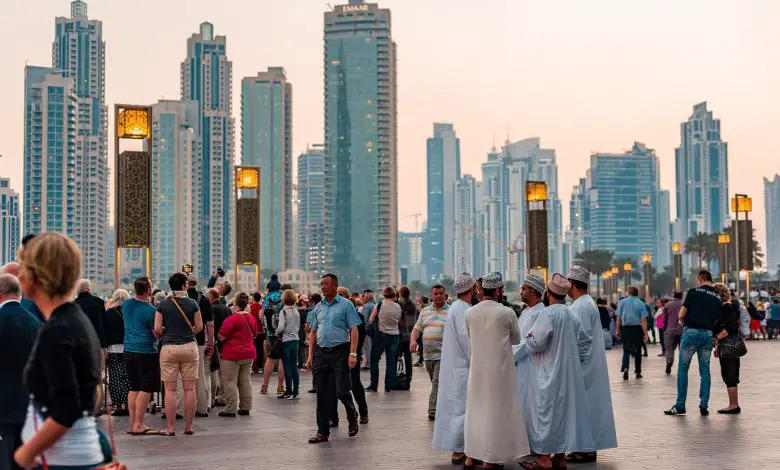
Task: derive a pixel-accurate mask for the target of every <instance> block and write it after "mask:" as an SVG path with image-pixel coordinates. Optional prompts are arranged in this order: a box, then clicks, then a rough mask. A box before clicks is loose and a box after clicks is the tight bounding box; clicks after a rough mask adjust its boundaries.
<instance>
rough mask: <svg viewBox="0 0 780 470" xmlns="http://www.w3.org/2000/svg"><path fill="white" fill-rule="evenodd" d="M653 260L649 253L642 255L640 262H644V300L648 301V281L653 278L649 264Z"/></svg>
mask: <svg viewBox="0 0 780 470" xmlns="http://www.w3.org/2000/svg"><path fill="white" fill-rule="evenodd" d="M652 260H653V256H652V255H651V254H650V253H645V254H643V255H642V261H644V262H645V266H644V268H645V275H644V277H645V299H646V300H648V301H649V300H650V280H651V278H652V277H653V269H652V265H651V264H650V262H651V261H652Z"/></svg>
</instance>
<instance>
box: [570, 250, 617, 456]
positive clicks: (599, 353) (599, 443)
mask: <svg viewBox="0 0 780 470" xmlns="http://www.w3.org/2000/svg"><path fill="white" fill-rule="evenodd" d="M567 277H568V278H569V282H571V288H570V289H569V297H571V299H572V300H573V302H572V304H571V307H570V308H571V311H572V312H573V313H574V316H575V317H576V318H577V320H578V321H579V322H580V328H579V332H578V337H577V345H578V347H579V352H580V364H581V366H582V378H583V381H584V383H585V401H586V402H587V412H588V421H587V422H588V427H589V428H590V432H591V435H592V436H593V444H594V451H593V452H574V453H572V454H569V456H567V460H568V461H569V462H571V463H586V462H595V461H596V451H597V450H603V449H612V448H614V447H617V436H616V434H615V417H614V414H613V411H612V392H611V391H610V389H609V372H608V370H607V355H606V353H605V352H604V335H603V334H602V332H601V319H600V316H599V310H598V307H596V303H595V302H594V301H593V298H591V296H590V295H588V284H589V283H590V272H589V271H588V270H587V269H585V268H583V267H582V266H576V265H575V266H572V267H571V268H570V269H569V274H568V276H567ZM581 450H584V449H581Z"/></svg>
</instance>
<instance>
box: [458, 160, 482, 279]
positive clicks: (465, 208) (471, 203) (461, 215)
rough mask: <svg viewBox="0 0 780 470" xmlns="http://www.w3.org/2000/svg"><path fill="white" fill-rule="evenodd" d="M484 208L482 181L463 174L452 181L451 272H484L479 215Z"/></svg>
mask: <svg viewBox="0 0 780 470" xmlns="http://www.w3.org/2000/svg"><path fill="white" fill-rule="evenodd" d="M484 210H485V204H484V198H483V190H482V182H481V181H477V180H476V179H475V178H474V177H473V176H471V175H463V176H462V177H461V178H460V179H458V182H457V183H455V241H454V243H455V269H454V271H453V272H454V273H456V275H457V274H459V273H463V272H466V273H470V274H476V275H477V276H480V275H481V274H483V273H484V271H485V269H484V259H483V256H482V248H483V244H482V239H481V238H480V237H479V236H478V235H477V234H479V233H482V231H483V230H484V228H483V227H481V220H480V215H481V214H482V212H483V211H484Z"/></svg>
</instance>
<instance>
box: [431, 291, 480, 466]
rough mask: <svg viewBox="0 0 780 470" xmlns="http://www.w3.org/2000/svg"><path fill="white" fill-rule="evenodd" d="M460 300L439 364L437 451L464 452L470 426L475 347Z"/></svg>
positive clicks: (452, 312)
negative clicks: (469, 391)
mask: <svg viewBox="0 0 780 470" xmlns="http://www.w3.org/2000/svg"><path fill="white" fill-rule="evenodd" d="M469 307H471V306H470V305H469V304H468V303H466V302H464V301H462V300H460V299H459V300H456V301H455V302H453V303H452V305H451V306H450V308H449V310H447V318H446V319H445V320H444V340H443V342H442V347H441V362H440V363H439V394H438V396H437V399H436V421H435V422H434V423H433V448H434V449H435V450H440V451H447V452H463V447H464V441H465V438H464V432H465V423H466V387H467V385H468V381H469V361H470V360H471V357H470V356H471V346H470V344H469V334H468V332H467V331H466V309H468V308H469Z"/></svg>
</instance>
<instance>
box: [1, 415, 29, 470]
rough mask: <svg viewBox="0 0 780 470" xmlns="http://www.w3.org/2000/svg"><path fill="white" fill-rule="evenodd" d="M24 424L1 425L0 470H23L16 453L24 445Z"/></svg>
mask: <svg viewBox="0 0 780 470" xmlns="http://www.w3.org/2000/svg"><path fill="white" fill-rule="evenodd" d="M22 426H24V425H23V424H11V423H0V470H21V468H22V467H20V466H18V465H16V462H14V452H16V449H18V448H19V447H21V445H22Z"/></svg>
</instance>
